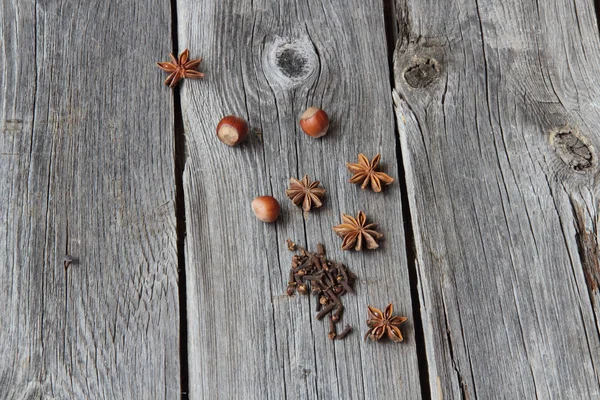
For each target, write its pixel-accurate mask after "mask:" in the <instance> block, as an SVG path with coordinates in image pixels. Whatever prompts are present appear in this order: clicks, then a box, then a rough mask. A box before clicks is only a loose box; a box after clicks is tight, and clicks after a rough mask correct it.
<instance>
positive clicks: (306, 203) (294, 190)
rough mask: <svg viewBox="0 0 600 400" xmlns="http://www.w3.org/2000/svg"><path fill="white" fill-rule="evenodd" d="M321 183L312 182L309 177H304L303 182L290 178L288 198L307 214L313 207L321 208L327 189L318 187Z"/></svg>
mask: <svg viewBox="0 0 600 400" xmlns="http://www.w3.org/2000/svg"><path fill="white" fill-rule="evenodd" d="M320 183H321V182H319V181H314V182H312V183H311V182H310V180H309V179H308V175H304V178H302V180H301V181H299V180H298V179H296V178H290V188H289V189H287V190H286V191H285V194H287V197H289V198H290V199H291V200H292V202H293V203H294V204H295V205H297V206H298V207H300V206H302V209H303V210H304V211H306V212H308V211H310V209H311V208H312V207H315V208H319V207H321V206H322V205H323V202H322V201H321V198H322V197H323V196H325V189H323V188H320V187H318V186H319V184H320Z"/></svg>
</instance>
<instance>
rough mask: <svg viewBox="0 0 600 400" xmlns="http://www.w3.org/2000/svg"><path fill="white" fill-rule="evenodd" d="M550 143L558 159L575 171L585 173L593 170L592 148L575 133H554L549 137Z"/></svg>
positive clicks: (584, 139)
mask: <svg viewBox="0 0 600 400" xmlns="http://www.w3.org/2000/svg"><path fill="white" fill-rule="evenodd" d="M550 143H551V144H552V145H553V146H554V148H555V150H556V153H557V154H558V156H559V157H560V159H561V160H562V161H563V162H564V163H565V164H566V165H567V166H569V168H571V169H573V170H575V171H578V172H585V171H587V170H589V169H591V168H593V167H594V165H595V163H596V156H595V151H594V147H593V146H591V145H590V144H589V143H588V140H587V139H586V138H585V137H584V136H582V135H581V134H580V133H578V132H576V131H573V130H562V131H559V132H556V133H554V134H552V136H551V137H550Z"/></svg>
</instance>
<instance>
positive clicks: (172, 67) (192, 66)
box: [156, 49, 204, 88]
mask: <svg viewBox="0 0 600 400" xmlns="http://www.w3.org/2000/svg"><path fill="white" fill-rule="evenodd" d="M169 57H171V62H157V63H156V65H158V68H160V69H162V70H163V71H165V72H168V73H169V74H170V75H169V76H168V77H167V79H166V80H165V85H168V86H169V87H171V88H173V87H175V86H177V83H178V82H179V81H180V80H181V79H182V78H192V79H197V78H204V74H203V73H202V72H198V71H196V69H197V68H198V66H199V65H200V63H201V62H202V59H201V58H198V59H196V60H190V59H189V57H190V52H189V51H188V49H185V50H184V51H183V53H181V54H180V55H179V59H177V58H175V56H174V55H173V54H169Z"/></svg>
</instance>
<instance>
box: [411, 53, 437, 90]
mask: <svg viewBox="0 0 600 400" xmlns="http://www.w3.org/2000/svg"><path fill="white" fill-rule="evenodd" d="M439 72H440V68H439V64H438V62H437V61H436V60H435V59H433V58H426V59H425V58H418V59H417V60H415V62H414V63H413V64H412V65H411V66H410V67H408V68H406V69H405V70H404V74H403V75H404V80H406V83H408V84H409V85H410V86H411V87H413V88H424V87H425V86H428V85H430V84H431V82H433V81H434V80H435V79H436V78H437V76H438V75H439Z"/></svg>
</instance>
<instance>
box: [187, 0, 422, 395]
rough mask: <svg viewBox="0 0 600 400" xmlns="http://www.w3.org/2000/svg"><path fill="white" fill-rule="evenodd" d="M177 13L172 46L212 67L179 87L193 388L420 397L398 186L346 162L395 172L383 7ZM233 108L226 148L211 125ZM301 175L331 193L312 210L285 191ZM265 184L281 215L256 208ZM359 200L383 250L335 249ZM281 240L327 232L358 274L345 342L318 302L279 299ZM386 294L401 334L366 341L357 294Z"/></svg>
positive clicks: (190, 5) (278, 5) (317, 238)
mask: <svg viewBox="0 0 600 400" xmlns="http://www.w3.org/2000/svg"><path fill="white" fill-rule="evenodd" d="M177 15H178V35H179V47H180V48H181V49H184V48H186V47H188V48H189V49H190V51H191V56H192V57H203V58H204V62H203V64H202V66H201V68H200V70H201V71H203V72H205V73H206V78H205V79H204V80H203V81H185V82H183V85H182V90H181V96H182V97H181V105H182V112H183V119H184V125H185V132H186V143H187V162H186V167H185V172H184V191H185V204H186V227H187V237H186V269H187V270H186V277H187V310H188V348H189V384H190V398H193V399H200V398H208V397H209V396H210V397H220V398H233V397H235V396H240V397H244V398H257V399H281V398H290V399H300V398H306V399H316V398H322V399H348V398H371V399H375V398H399V397H405V398H410V399H418V398H420V396H421V390H420V384H419V377H418V366H417V358H416V348H415V339H414V334H413V332H414V326H413V318H412V315H411V311H412V306H411V298H410V288H409V279H408V270H407V264H406V255H405V242H404V224H403V221H402V213H401V204H400V189H399V185H398V183H397V182H396V183H394V184H393V185H392V186H391V187H388V188H387V190H386V191H385V192H384V193H380V194H376V193H373V192H370V191H362V190H361V189H360V187H358V186H354V185H352V184H350V183H348V179H349V177H350V176H349V174H348V172H347V171H346V168H345V162H346V161H352V162H356V158H357V154H358V153H359V152H364V153H365V154H367V155H368V156H369V157H373V156H374V155H375V154H376V153H378V152H380V153H382V160H383V164H384V168H385V170H386V171H387V172H388V173H390V174H391V175H393V176H395V177H397V174H398V171H397V163H396V153H395V151H396V146H395V136H394V123H393V121H394V117H393V104H392V101H391V96H390V93H391V88H390V83H389V69H388V66H387V53H386V51H387V48H386V41H385V32H384V23H383V22H384V21H383V6H382V4H381V2H380V1H378V0H373V1H366V2H365V1H358V0H355V1H349V2H345V4H344V6H343V7H340V5H339V4H338V3H337V2H322V1H320V0H319V1H308V2H304V1H302V2H301V1H284V2H273V1H264V0H261V1H256V0H255V1H239V0H235V1H234V0H228V1H223V2H208V1H206V2H200V3H199V2H196V1H191V0H179V1H178V2H177ZM310 105H316V106H320V107H322V108H324V109H325V110H326V111H327V112H328V113H329V115H330V117H331V121H332V122H331V127H330V133H329V135H328V136H326V137H324V138H321V139H312V138H310V137H308V136H306V135H304V134H303V133H302V131H301V130H300V129H299V127H298V118H299V115H300V114H301V113H302V111H303V110H304V109H305V108H306V107H308V106H310ZM228 114H235V115H239V116H241V117H243V118H247V119H248V120H249V122H250V125H251V127H252V131H251V134H250V135H249V136H250V137H249V138H248V140H247V141H246V142H245V143H244V144H242V145H240V146H239V147H236V148H230V147H227V146H226V145H224V144H222V143H221V142H219V141H218V139H217V137H216V135H215V127H216V125H217V123H218V121H219V119H220V118H221V117H223V116H225V115H228ZM304 174H308V175H309V176H310V177H311V178H312V179H319V180H321V181H322V183H323V185H324V187H325V188H326V189H327V197H326V201H325V205H324V206H323V208H322V209H320V210H317V211H315V212H311V213H310V214H308V215H307V216H306V218H303V214H302V211H301V210H300V209H299V208H296V207H295V206H294V205H293V204H292V203H291V202H290V201H289V200H288V199H287V198H286V197H285V189H286V188H287V184H288V179H289V178H290V177H301V176H302V175H304ZM265 194H272V195H274V196H275V197H276V198H277V199H279V201H280V203H281V205H282V208H283V211H282V215H281V217H280V219H279V221H277V223H276V224H271V225H269V224H264V223H261V222H259V221H258V220H256V219H255V217H254V215H253V214H252V211H251V209H250V203H251V201H252V199H253V198H254V197H256V196H259V195H265ZM359 210H364V211H365V212H366V213H367V215H368V216H369V217H370V218H371V219H372V220H373V221H374V222H379V223H380V225H381V230H382V231H383V232H384V233H385V235H386V240H385V242H384V243H383V245H382V247H381V248H380V249H378V250H377V251H373V252H367V253H354V252H344V251H342V250H341V248H340V244H341V240H340V239H339V238H338V237H336V236H335V234H334V232H333V231H332V229H331V228H332V226H333V225H337V224H339V223H340V214H341V212H345V213H351V214H355V213H356V212H358V211H359ZM287 238H291V239H293V240H295V241H297V242H298V243H299V244H301V245H306V244H308V247H309V248H310V249H314V248H315V246H316V244H317V243H318V242H323V243H324V244H325V246H326V249H327V251H328V254H329V256H330V257H331V258H332V259H335V260H339V261H343V262H345V263H346V264H347V265H348V267H349V268H350V269H351V270H352V271H354V272H355V273H356V274H357V275H358V276H359V282H358V283H357V286H356V290H357V294H356V295H346V296H345V298H344V302H345V304H346V307H347V308H346V312H345V315H344V322H343V323H349V324H351V325H352V326H354V329H355V330H354V332H353V333H352V334H351V335H350V336H349V337H348V338H346V339H345V340H343V341H339V342H338V341H335V342H332V341H330V340H329V339H328V338H327V332H328V324H327V322H326V321H316V320H315V318H314V316H315V312H314V309H315V303H314V298H310V296H307V297H299V296H295V297H292V298H288V297H287V296H286V295H285V289H286V286H287V280H288V270H289V266H290V261H291V256H292V253H290V252H289V251H288V250H287V248H286V245H285V240H286V239H287ZM390 301H391V302H393V303H394V305H395V308H396V311H397V313H399V314H402V315H406V316H408V317H409V321H408V322H407V323H406V324H405V325H403V327H402V328H403V332H404V335H405V337H406V341H405V342H404V343H402V344H394V343H389V342H387V343H372V342H367V343H363V341H362V335H363V334H364V333H365V331H366V326H365V323H364V321H365V320H366V318H367V305H368V304H372V305H374V306H379V307H384V306H385V305H386V304H387V302H390ZM342 325H343V324H342Z"/></svg>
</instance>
